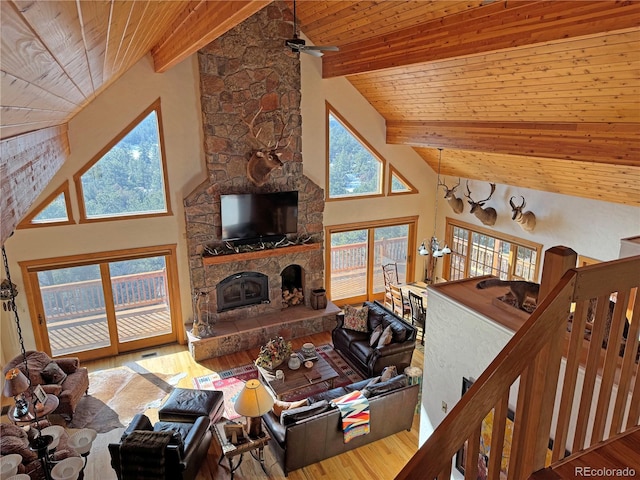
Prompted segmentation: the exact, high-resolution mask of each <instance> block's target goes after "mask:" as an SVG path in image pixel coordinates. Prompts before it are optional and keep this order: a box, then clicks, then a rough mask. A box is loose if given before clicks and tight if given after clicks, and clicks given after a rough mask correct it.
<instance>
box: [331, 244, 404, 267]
mask: <svg viewBox="0 0 640 480" xmlns="http://www.w3.org/2000/svg"><path fill="white" fill-rule="evenodd" d="M374 248H375V252H374V255H375V258H381V259H389V261H394V262H397V263H403V262H406V257H407V239H406V238H405V237H399V238H388V239H384V240H377V241H376V242H375V244H374ZM383 263H386V262H383ZM366 266H367V243H366V242H361V243H351V244H349V245H342V246H338V247H331V271H332V272H343V271H346V270H358V269H362V268H366Z"/></svg>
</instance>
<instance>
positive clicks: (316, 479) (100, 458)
mask: <svg viewBox="0 0 640 480" xmlns="http://www.w3.org/2000/svg"><path fill="white" fill-rule="evenodd" d="M305 342H312V343H314V344H316V345H321V344H325V343H331V335H330V333H329V332H324V333H320V334H316V335H313V336H308V337H303V338H299V339H295V340H293V341H292V344H293V347H294V348H300V347H301V346H302V344H303V343H305ZM257 354H258V349H252V350H249V351H246V352H240V353H235V354H231V355H226V356H224V357H218V358H214V359H208V360H204V361H202V362H198V363H197V362H195V361H194V360H193V358H192V357H191V355H190V354H189V352H188V350H187V347H186V346H182V345H168V346H164V347H158V348H154V349H149V350H145V351H140V352H134V353H128V354H123V355H119V356H118V357H113V358H106V359H102V360H96V361H92V362H84V363H83V365H84V366H86V367H88V368H89V370H90V371H98V370H102V369H108V368H114V367H117V366H120V365H122V364H124V363H127V362H136V363H138V364H139V365H140V366H141V367H143V368H146V369H148V370H149V371H155V372H162V373H165V374H178V373H181V372H186V373H187V377H185V378H183V379H182V380H180V383H179V384H178V386H179V387H184V388H192V379H193V378H194V377H197V376H201V375H206V374H208V373H212V372H214V371H221V370H226V369H229V368H231V367H234V366H238V365H244V364H247V363H250V362H252V361H253V360H254V359H255V358H256V357H257ZM149 355H151V356H149ZM423 360H424V355H423V352H422V351H420V350H419V349H416V350H415V352H414V355H413V365H414V366H419V367H422V365H423ZM150 416H151V417H152V420H154V418H153V414H152V413H151V414H150ZM156 418H157V417H156ZM419 422H420V419H419V415H416V416H415V418H414V422H413V427H412V429H411V431H410V432H406V431H403V432H400V433H398V434H396V435H392V436H390V437H387V438H385V439H382V440H379V441H377V442H374V443H372V444H369V445H367V446H365V447H361V448H359V449H356V450H354V451H351V452H347V453H344V454H342V455H338V456H336V457H332V458H329V459H327V460H324V461H322V462H319V463H316V464H313V465H309V466H307V467H305V468H302V469H299V470H296V471H294V472H290V473H289V476H288V478H289V479H291V480H341V479H354V480H356V479H363V478H366V479H370V480H388V479H392V478H394V477H395V476H396V474H397V473H398V472H399V471H400V470H401V469H402V467H403V466H404V465H405V464H406V463H407V462H408V461H409V459H410V458H411V457H412V456H413V455H414V453H415V452H416V451H417V448H418V432H419V425H420V423H419ZM120 433H121V430H116V431H113V434H112V436H113V437H114V438H113V440H117V439H118V438H119V434H120ZM101 437H102V438H101V444H97V445H95V446H94V448H93V449H92V453H91V455H90V456H89V463H88V465H87V471H86V474H85V479H87V480H108V479H111V478H113V479H115V473H114V471H113V469H111V467H110V465H109V453H108V451H107V450H106V445H107V444H108V442H109V441H111V440H109V438H108V434H107V436H101ZM219 458H220V449H219V446H218V444H217V442H216V441H215V440H214V441H212V442H211V447H210V449H209V454H208V456H207V459H206V462H205V463H204V464H203V466H202V468H201V469H200V472H199V473H198V477H197V480H226V479H229V478H231V476H230V474H229V471H228V470H227V468H226V461H225V462H223V466H219V465H218V459H219ZM265 458H266V462H265V463H266V466H267V471H268V472H269V477H268V478H276V479H277V478H284V475H283V473H282V470H281V468H280V467H279V466H278V464H277V463H276V460H275V458H274V457H273V456H272V455H271V452H270V451H269V448H268V447H267V449H266V450H265ZM235 473H236V474H235V478H236V479H238V480H240V479H261V478H266V476H265V474H264V472H263V471H262V469H261V468H260V466H259V464H258V462H257V461H256V460H254V459H253V458H251V456H249V455H245V458H244V460H243V462H242V464H241V466H240V468H239V469H238V470H237V471H236V472H235Z"/></svg>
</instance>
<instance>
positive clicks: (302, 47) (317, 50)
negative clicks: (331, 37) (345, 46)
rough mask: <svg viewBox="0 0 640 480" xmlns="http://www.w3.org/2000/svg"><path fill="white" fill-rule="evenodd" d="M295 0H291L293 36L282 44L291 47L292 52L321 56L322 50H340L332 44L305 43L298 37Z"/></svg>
mask: <svg viewBox="0 0 640 480" xmlns="http://www.w3.org/2000/svg"><path fill="white" fill-rule="evenodd" d="M296 18H297V17H296V0H293V38H290V39H288V40H285V42H284V44H285V45H286V46H287V47H289V48H290V49H291V51H292V52H293V53H300V52H303V53H308V54H309V55H313V56H314V57H321V56H322V55H323V53H322V52H323V51H324V52H337V51H338V50H340V49H339V48H338V47H336V46H333V45H324V46H322V45H307V44H306V42H305V41H304V40H303V39H302V38H300V37H298V29H297V26H296Z"/></svg>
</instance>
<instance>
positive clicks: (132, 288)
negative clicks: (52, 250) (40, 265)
mask: <svg viewBox="0 0 640 480" xmlns="http://www.w3.org/2000/svg"><path fill="white" fill-rule="evenodd" d="M111 289H112V292H113V303H114V307H115V310H116V312H117V311H122V310H126V309H130V308H135V307H143V306H149V305H159V304H167V303H168V302H167V272H166V271H165V270H157V271H153V272H146V273H136V274H132V275H121V276H118V277H112V279H111ZM40 291H41V293H42V302H43V304H44V309H45V312H46V316H47V323H48V324H52V323H53V324H55V323H56V322H60V321H65V320H71V319H74V318H80V317H87V316H90V315H95V314H100V313H102V312H104V309H105V304H104V291H103V288H102V281H101V280H100V279H97V280H85V281H81V282H70V283H62V284H59V285H52V286H46V287H41V288H40Z"/></svg>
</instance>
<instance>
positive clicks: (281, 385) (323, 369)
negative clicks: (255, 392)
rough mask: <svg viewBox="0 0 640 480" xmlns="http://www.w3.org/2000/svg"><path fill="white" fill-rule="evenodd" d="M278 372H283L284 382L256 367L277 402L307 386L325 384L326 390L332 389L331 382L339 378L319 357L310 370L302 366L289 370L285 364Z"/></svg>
mask: <svg viewBox="0 0 640 480" xmlns="http://www.w3.org/2000/svg"><path fill="white" fill-rule="evenodd" d="M279 370H282V371H283V372H284V380H276V379H275V375H274V374H272V373H270V372H268V371H267V370H265V369H263V368H261V367H258V372H259V373H260V378H261V379H262V381H263V382H264V383H265V384H267V385H268V386H269V387H270V388H271V391H273V393H274V395H275V396H276V398H277V399H278V400H281V399H282V397H283V395H286V394H287V393H293V392H295V391H296V390H299V389H301V388H303V387H308V386H309V385H317V384H319V383H323V382H326V383H327V386H328V388H333V381H334V380H335V379H336V378H337V377H338V376H339V374H338V372H336V371H335V370H334V369H333V367H332V366H331V365H330V364H329V362H327V361H326V360H325V359H324V358H322V356H320V355H318V359H317V360H314V361H313V367H311V368H307V367H305V366H304V364H303V365H301V366H300V368H298V369H297V370H291V369H290V368H289V367H287V365H286V364H282V365H281V366H280V368H279Z"/></svg>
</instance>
